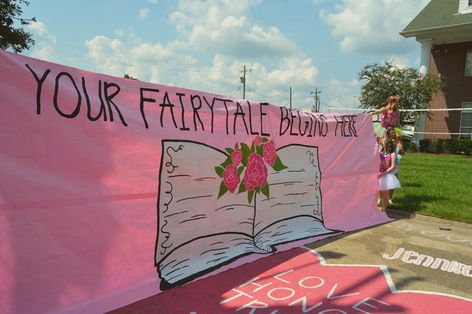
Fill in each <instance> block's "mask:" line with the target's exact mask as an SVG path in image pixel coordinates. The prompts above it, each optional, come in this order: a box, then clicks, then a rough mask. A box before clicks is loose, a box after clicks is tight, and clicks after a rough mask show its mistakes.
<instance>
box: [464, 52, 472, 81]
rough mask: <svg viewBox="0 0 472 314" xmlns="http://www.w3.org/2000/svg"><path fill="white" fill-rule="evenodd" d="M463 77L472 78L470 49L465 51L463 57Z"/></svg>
mask: <svg viewBox="0 0 472 314" xmlns="http://www.w3.org/2000/svg"><path fill="white" fill-rule="evenodd" d="M465 76H472V49H469V50H467V56H466V57H465Z"/></svg>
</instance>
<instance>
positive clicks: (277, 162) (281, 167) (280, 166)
mask: <svg viewBox="0 0 472 314" xmlns="http://www.w3.org/2000/svg"><path fill="white" fill-rule="evenodd" d="M287 168H288V167H287V166H285V165H284V164H283V163H282V161H281V160H280V158H279V156H277V157H276V158H275V164H274V165H273V166H272V169H274V170H275V171H281V170H284V169H287Z"/></svg>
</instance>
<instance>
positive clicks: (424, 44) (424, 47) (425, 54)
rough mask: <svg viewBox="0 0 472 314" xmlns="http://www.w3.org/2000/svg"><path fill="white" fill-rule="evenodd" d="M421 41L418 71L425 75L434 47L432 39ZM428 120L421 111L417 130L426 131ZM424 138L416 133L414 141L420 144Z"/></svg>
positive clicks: (416, 125)
mask: <svg viewBox="0 0 472 314" xmlns="http://www.w3.org/2000/svg"><path fill="white" fill-rule="evenodd" d="M419 43H420V44H421V59H420V67H419V69H418V72H420V73H421V74H423V75H426V74H428V73H429V63H430V61H431V48H432V47H433V41H432V40H431V39H423V40H420V41H419ZM425 120H426V113H425V112H421V113H419V114H418V119H417V120H416V123H415V132H424V126H425ZM423 138H424V134H422V133H420V134H418V133H415V136H414V142H415V143H416V144H417V145H418V144H419V142H420V140H421V139H423Z"/></svg>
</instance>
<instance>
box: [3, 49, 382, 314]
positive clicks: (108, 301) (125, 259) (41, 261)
mask: <svg viewBox="0 0 472 314" xmlns="http://www.w3.org/2000/svg"><path fill="white" fill-rule="evenodd" d="M0 73H1V74H0V75H1V80H0V96H1V97H0V102H1V108H2V114H1V115H0V143H1V152H0V178H1V182H2V184H1V190H0V198H1V199H0V238H1V239H2V242H1V243H2V244H1V247H0V261H1V264H2V267H1V268H0V278H2V280H1V281H0V296H1V297H0V302H1V303H0V312H2V313H19V312H25V313H28V312H38V313H41V312H55V311H57V312H67V313H84V312H87V313H92V312H104V311H107V310H112V309H115V308H118V307H120V306H124V305H126V304H129V303H131V302H134V301H137V300H139V299H143V298H145V297H148V296H151V295H153V294H156V293H158V292H160V291H164V290H167V289H172V288H174V287H176V286H179V285H182V284H185V283H188V282H191V281H193V280H196V279H198V278H202V277H206V276H209V275H213V274H216V273H219V272H221V271H224V270H227V269H230V268H234V267H236V266H239V265H241V264H245V263H248V262H251V261H254V260H256V259H259V258H261V257H264V256H267V255H269V254H273V253H275V252H277V251H283V250H286V249H288V248H291V247H294V246H298V245H300V244H303V243H307V242H312V241H315V240H317V239H321V238H325V237H327V236H330V235H334V234H338V233H339V232H345V231H349V230H355V229H359V228H363V227H366V226H370V225H374V224H378V223H382V222H385V221H387V219H388V218H387V217H386V216H385V215H382V214H380V213H379V212H378V210H377V208H376V202H377V185H378V175H377V172H378V166H379V160H378V153H377V144H376V141H375V137H374V133H373V128H372V121H371V118H370V116H368V115H363V114H356V115H348V114H322V113H308V112H300V111H296V110H290V109H288V108H283V107H278V106H274V105H271V104H268V103H263V102H253V101H247V100H243V99H234V98H228V97H225V96H221V95H215V94H209V93H204V92H200V91H195V90H188V89H183V88H177V87H171V86H163V85H157V84H150V83H145V82H140V81H135V80H127V79H124V78H118V77H112V76H107V75H102V74H96V73H92V72H87V71H82V70H78V69H74V68H70V67H66V66H61V65H57V64H53V63H48V62H44V61H39V60H35V59H32V58H28V57H24V56H20V55H16V54H12V53H7V52H1V53H0Z"/></svg>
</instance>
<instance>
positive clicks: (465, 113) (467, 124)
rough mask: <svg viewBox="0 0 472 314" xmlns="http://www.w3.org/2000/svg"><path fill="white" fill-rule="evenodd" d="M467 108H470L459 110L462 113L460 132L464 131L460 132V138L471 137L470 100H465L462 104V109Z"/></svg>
mask: <svg viewBox="0 0 472 314" xmlns="http://www.w3.org/2000/svg"><path fill="white" fill-rule="evenodd" d="M467 108H469V109H470V110H462V111H461V112H462V113H461V128H460V133H466V134H461V136H460V137H461V138H462V137H463V138H472V102H466V103H463V104H462V109H467Z"/></svg>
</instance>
